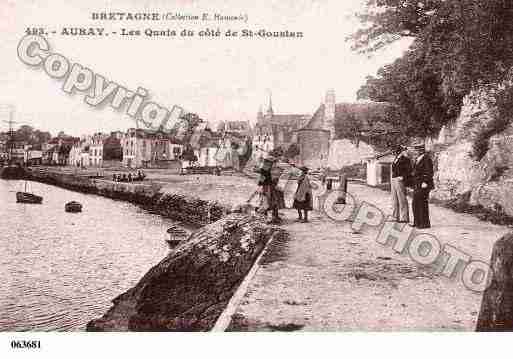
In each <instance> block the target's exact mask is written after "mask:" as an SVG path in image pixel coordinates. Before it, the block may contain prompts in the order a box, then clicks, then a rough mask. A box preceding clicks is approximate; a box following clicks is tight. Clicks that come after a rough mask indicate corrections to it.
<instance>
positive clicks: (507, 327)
mask: <svg viewBox="0 0 513 359" xmlns="http://www.w3.org/2000/svg"><path fill="white" fill-rule="evenodd" d="M490 267H491V269H492V274H491V275H492V278H491V281H490V285H489V287H488V288H487V289H486V290H485V292H484V293H483V300H482V302H481V311H480V312H479V318H478V320H477V325H476V331H478V332H511V331H513V233H509V234H506V235H505V236H504V237H502V238H501V239H499V240H498V241H497V242H496V243H495V245H494V246H493V252H492V259H491V261H490Z"/></svg>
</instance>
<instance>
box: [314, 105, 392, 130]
mask: <svg viewBox="0 0 513 359" xmlns="http://www.w3.org/2000/svg"><path fill="white" fill-rule="evenodd" d="M391 106H392V105H391V104H389V103H386V102H365V103H350V102H341V103H337V104H335V121H343V119H344V117H345V116H348V115H350V114H351V115H354V116H355V118H356V119H357V120H358V121H360V122H361V125H362V131H363V132H365V131H369V130H371V129H372V130H373V131H375V130H379V131H383V132H386V131H389V130H391V127H392V126H391V125H389V124H387V123H385V122H384V121H379V119H380V118H383V117H384V116H385V110H386V109H387V108H389V107H391ZM325 112H326V105H325V104H321V105H320V106H319V107H318V108H317V110H316V111H315V113H314V114H313V116H312V117H311V118H310V120H309V121H308V123H307V124H306V126H305V127H304V128H306V129H315V128H320V127H321V126H322V124H323V123H324V117H325Z"/></svg>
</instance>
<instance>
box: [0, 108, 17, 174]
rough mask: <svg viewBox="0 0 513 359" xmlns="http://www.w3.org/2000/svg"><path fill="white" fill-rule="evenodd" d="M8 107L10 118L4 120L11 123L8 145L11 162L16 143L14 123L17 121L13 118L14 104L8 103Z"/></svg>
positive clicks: (9, 161)
mask: <svg viewBox="0 0 513 359" xmlns="http://www.w3.org/2000/svg"><path fill="white" fill-rule="evenodd" d="M6 107H8V108H9V120H8V121H6V120H3V121H2V122H5V123H7V124H8V125H9V140H8V142H7V146H8V151H9V152H8V158H7V160H8V163H9V164H10V163H11V162H12V147H13V144H14V140H13V137H14V128H13V125H14V124H15V123H17V122H16V121H14V120H13V119H12V118H13V112H14V111H13V106H12V105H7V106H6Z"/></svg>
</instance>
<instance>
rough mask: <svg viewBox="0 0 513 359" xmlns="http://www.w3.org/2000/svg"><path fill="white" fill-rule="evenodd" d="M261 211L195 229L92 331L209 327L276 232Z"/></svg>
mask: <svg viewBox="0 0 513 359" xmlns="http://www.w3.org/2000/svg"><path fill="white" fill-rule="evenodd" d="M279 235H284V232H282V231H281V230H279V229H277V228H274V227H269V226H267V225H266V224H265V223H264V222H263V220H262V218H261V217H256V216H249V215H244V214H230V215H228V216H226V217H225V218H223V219H222V220H219V221H217V222H215V223H212V224H210V225H207V226H205V227H204V228H202V229H201V230H199V231H197V232H196V233H194V234H193V235H192V236H191V238H190V239H189V240H188V241H187V242H186V243H185V244H183V245H181V246H180V247H178V248H177V249H176V250H174V251H172V252H171V253H170V254H169V255H168V256H167V257H166V258H164V260H162V261H161V262H160V263H159V264H158V265H156V266H155V267H153V268H152V269H151V270H150V271H149V272H148V273H147V274H146V275H145V276H144V277H143V278H142V279H141V280H140V282H139V283H138V284H137V285H136V286H135V287H133V288H132V289H130V290H128V291H127V292H125V293H123V294H121V295H120V296H119V297H117V298H116V299H114V300H113V303H114V305H113V307H112V308H111V309H110V310H109V311H108V312H107V313H106V314H105V315H104V316H103V317H101V318H99V319H96V320H93V321H91V322H90V323H89V324H88V325H87V330H88V331H206V330H210V329H212V328H213V326H214V324H215V323H216V320H217V319H218V317H219V316H220V315H221V313H222V312H223V310H224V309H225V307H226V306H227V304H228V302H229V301H230V299H231V297H232V296H233V294H234V292H235V291H236V290H237V288H238V287H239V285H240V283H241V282H242V281H243V279H244V277H245V276H246V274H247V273H248V272H249V270H250V269H251V267H252V265H253V263H254V261H255V260H256V258H258V256H259V254H260V252H261V251H262V250H263V249H264V247H265V245H266V244H267V242H268V241H269V240H271V238H273V237H275V236H279Z"/></svg>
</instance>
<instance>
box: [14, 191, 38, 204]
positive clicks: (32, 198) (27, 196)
mask: <svg viewBox="0 0 513 359" xmlns="http://www.w3.org/2000/svg"><path fill="white" fill-rule="evenodd" d="M16 202H18V203H31V204H40V203H42V202H43V197H41V196H37V195H35V194H32V193H26V192H16Z"/></svg>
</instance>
